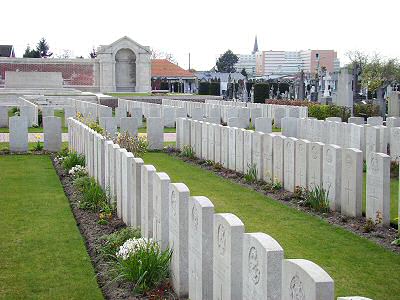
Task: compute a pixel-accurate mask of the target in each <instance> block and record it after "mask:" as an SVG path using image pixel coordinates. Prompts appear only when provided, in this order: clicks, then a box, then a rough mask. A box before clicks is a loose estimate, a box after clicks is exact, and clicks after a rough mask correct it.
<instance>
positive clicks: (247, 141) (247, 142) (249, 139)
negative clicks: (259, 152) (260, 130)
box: [243, 130, 254, 173]
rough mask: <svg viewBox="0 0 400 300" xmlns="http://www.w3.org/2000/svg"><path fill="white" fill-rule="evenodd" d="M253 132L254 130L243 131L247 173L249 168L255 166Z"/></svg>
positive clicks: (244, 159)
mask: <svg viewBox="0 0 400 300" xmlns="http://www.w3.org/2000/svg"><path fill="white" fill-rule="evenodd" d="M253 133H254V131H252V130H244V131H243V141H244V146H243V172H244V173H247V172H248V170H249V169H250V168H251V167H252V166H253V158H252V153H253V149H252V147H253Z"/></svg>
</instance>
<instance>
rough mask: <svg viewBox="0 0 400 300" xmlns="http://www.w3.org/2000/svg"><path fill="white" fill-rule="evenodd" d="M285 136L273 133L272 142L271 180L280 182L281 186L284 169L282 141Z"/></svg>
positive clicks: (283, 141)
mask: <svg viewBox="0 0 400 300" xmlns="http://www.w3.org/2000/svg"><path fill="white" fill-rule="evenodd" d="M285 140H286V137H284V136H282V135H274V136H273V137H272V142H273V174H274V177H273V182H274V183H280V184H282V186H283V184H284V183H283V180H284V169H283V156H284V143H285Z"/></svg>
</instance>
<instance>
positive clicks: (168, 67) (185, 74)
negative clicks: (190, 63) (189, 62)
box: [151, 59, 196, 93]
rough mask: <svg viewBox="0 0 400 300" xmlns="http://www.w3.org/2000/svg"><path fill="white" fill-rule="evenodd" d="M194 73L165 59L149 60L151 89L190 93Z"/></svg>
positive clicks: (194, 77)
mask: <svg viewBox="0 0 400 300" xmlns="http://www.w3.org/2000/svg"><path fill="white" fill-rule="evenodd" d="M195 80H196V75H195V74H194V73H192V72H190V71H187V70H185V69H182V68H181V67H180V66H178V65H176V64H174V63H172V62H170V61H169V60H167V59H153V60H151V87H152V90H153V91H157V90H163V91H168V92H172V93H174V92H175V93H192V92H193V90H194V87H195Z"/></svg>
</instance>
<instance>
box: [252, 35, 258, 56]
mask: <svg viewBox="0 0 400 300" xmlns="http://www.w3.org/2000/svg"><path fill="white" fill-rule="evenodd" d="M256 52H258V43H257V36H256V38H255V40H254V48H253V54H255V53H256Z"/></svg>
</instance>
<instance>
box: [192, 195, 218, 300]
mask: <svg viewBox="0 0 400 300" xmlns="http://www.w3.org/2000/svg"><path fill="white" fill-rule="evenodd" d="M213 222H214V205H213V204H212V203H211V201H210V200H208V199H207V198H206V197H190V199H189V237H188V240H189V299H193V300H202V299H212V293H213V289H212V287H213Z"/></svg>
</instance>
